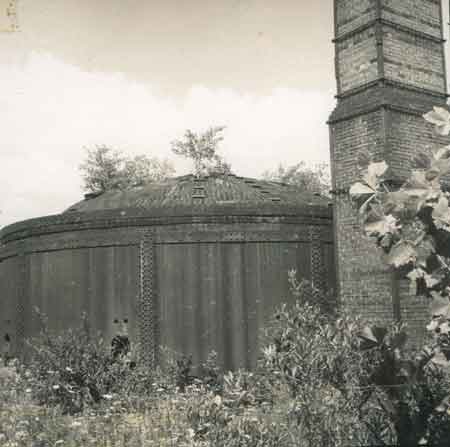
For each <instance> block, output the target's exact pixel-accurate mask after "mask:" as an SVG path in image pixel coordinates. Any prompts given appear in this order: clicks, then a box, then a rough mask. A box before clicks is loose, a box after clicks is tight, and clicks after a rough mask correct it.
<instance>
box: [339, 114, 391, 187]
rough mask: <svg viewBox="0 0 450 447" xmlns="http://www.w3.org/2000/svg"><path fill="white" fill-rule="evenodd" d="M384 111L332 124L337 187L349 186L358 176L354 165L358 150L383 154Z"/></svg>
mask: <svg viewBox="0 0 450 447" xmlns="http://www.w3.org/2000/svg"><path fill="white" fill-rule="evenodd" d="M383 119H384V118H383V112H382V111H380V110H377V111H375V112H372V113H368V114H364V115H361V116H357V117H355V118H353V119H348V120H345V121H341V122H338V123H336V124H335V126H333V128H332V130H331V132H332V137H333V140H334V145H333V149H334V150H333V165H334V175H335V178H336V188H337V189H342V188H348V187H349V185H351V184H352V183H353V182H355V181H356V180H357V179H358V178H359V172H358V170H357V169H356V166H355V160H356V159H357V158H358V154H360V153H363V152H365V151H369V152H370V153H372V154H374V155H375V156H377V157H378V158H384V153H383V151H384V144H383V143H384V140H383V129H384V128H383Z"/></svg>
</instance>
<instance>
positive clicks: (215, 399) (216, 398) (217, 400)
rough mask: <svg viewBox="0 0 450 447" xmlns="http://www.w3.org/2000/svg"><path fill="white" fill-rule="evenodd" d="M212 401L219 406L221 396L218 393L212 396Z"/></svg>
mask: <svg viewBox="0 0 450 447" xmlns="http://www.w3.org/2000/svg"><path fill="white" fill-rule="evenodd" d="M214 403H215V404H216V405H217V406H218V407H220V406H221V405H222V398H221V397H220V396H219V395H217V396H216V397H214Z"/></svg>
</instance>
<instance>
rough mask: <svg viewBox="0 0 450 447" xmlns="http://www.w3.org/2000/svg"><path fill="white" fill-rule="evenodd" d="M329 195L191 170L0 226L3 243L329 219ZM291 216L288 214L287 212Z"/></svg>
mask: <svg viewBox="0 0 450 447" xmlns="http://www.w3.org/2000/svg"><path fill="white" fill-rule="evenodd" d="M328 204H329V202H328V200H327V199H326V198H324V197H321V196H319V195H317V194H314V193H310V192H305V191H302V190H301V189H299V188H298V187H295V186H292V185H287V184H284V183H278V182H271V181H265V180H256V179H251V178H245V177H238V176H236V175H231V174H228V175H211V176H208V177H202V178H196V177H195V176H193V175H186V176H183V177H175V178H171V179H168V180H166V181H163V182H155V183H150V184H148V185H145V186H142V187H138V188H132V189H129V190H126V191H118V190H115V191H108V192H105V193H103V194H101V195H98V196H94V195H92V194H87V195H86V197H85V199H84V200H82V201H81V202H78V203H76V204H74V205H72V206H71V207H70V208H68V209H67V210H66V211H64V212H63V213H61V214H55V215H52V216H43V217H37V218H33V219H28V220H24V221H21V222H16V223H14V224H11V225H8V226H7V227H4V228H2V229H1V230H0V246H1V245H2V244H6V243H7V242H8V241H13V240H19V239H23V238H26V237H29V236H34V235H35V236H37V235H43V234H50V233H60V232H67V231H75V230H81V229H83V230H87V229H98V228H116V227H127V226H146V225H150V226H151V225H160V224H164V225H166V224H177V223H186V222H190V223H192V222H197V223H199V222H201V223H206V222H210V221H211V222H212V221H214V222H215V221H217V220H218V219H219V220H220V219H222V220H227V221H229V220H230V219H231V220H233V219H234V221H236V222H238V221H243V222H244V221H245V222H246V221H248V220H249V219H250V220H251V219H253V220H254V221H258V219H260V218H263V217H264V216H265V217H264V218H266V219H271V218H272V217H273V218H274V219H275V220H277V219H280V218H287V219H289V218H293V219H295V220H296V221H297V220H301V221H302V222H303V223H306V222H309V224H311V225H314V224H316V223H319V222H320V223H321V224H323V223H325V224H328V223H330V222H331V218H332V211H331V208H330V207H328V206H327V205H328ZM289 216H290V217H289Z"/></svg>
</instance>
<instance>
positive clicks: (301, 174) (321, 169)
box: [263, 161, 331, 196]
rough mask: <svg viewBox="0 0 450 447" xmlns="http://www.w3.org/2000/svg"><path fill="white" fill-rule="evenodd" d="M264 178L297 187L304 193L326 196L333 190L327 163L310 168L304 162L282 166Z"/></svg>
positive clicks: (264, 174)
mask: <svg viewBox="0 0 450 447" xmlns="http://www.w3.org/2000/svg"><path fill="white" fill-rule="evenodd" d="M263 178H264V179H265V180H271V181H276V182H281V183H287V184H289V185H295V186H298V187H299V188H300V189H302V190H304V191H310V192H318V193H320V194H321V195H324V196H327V195H329V191H330V189H331V188H330V173H329V166H328V165H327V164H326V163H319V164H317V165H315V166H314V167H308V166H307V165H306V163H305V162H304V161H301V162H300V163H297V164H295V165H292V166H288V167H284V166H283V165H281V164H280V165H279V166H278V168H277V169H276V170H274V171H266V172H264V173H263Z"/></svg>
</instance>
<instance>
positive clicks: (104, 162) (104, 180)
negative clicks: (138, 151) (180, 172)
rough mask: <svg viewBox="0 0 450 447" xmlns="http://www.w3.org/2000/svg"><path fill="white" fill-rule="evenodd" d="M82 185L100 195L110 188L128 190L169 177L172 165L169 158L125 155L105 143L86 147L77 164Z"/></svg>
mask: <svg viewBox="0 0 450 447" xmlns="http://www.w3.org/2000/svg"><path fill="white" fill-rule="evenodd" d="M79 168H80V171H81V174H82V178H83V188H84V189H85V190H86V191H88V192H91V193H94V194H99V193H103V192H105V191H108V190H111V189H119V190H124V189H129V188H134V187H136V186H142V185H145V184H147V183H151V182H155V181H160V180H164V179H166V178H168V177H171V176H172V175H173V174H174V172H175V168H174V167H173V165H172V163H170V162H169V161H168V160H159V159H158V158H156V157H148V156H146V155H136V156H135V157H128V156H125V155H124V154H123V153H122V152H120V151H118V150H114V149H112V148H111V147H108V146H104V145H102V146H95V147H94V148H88V149H87V153H86V160H85V161H84V162H83V163H81V164H80V167H79Z"/></svg>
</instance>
